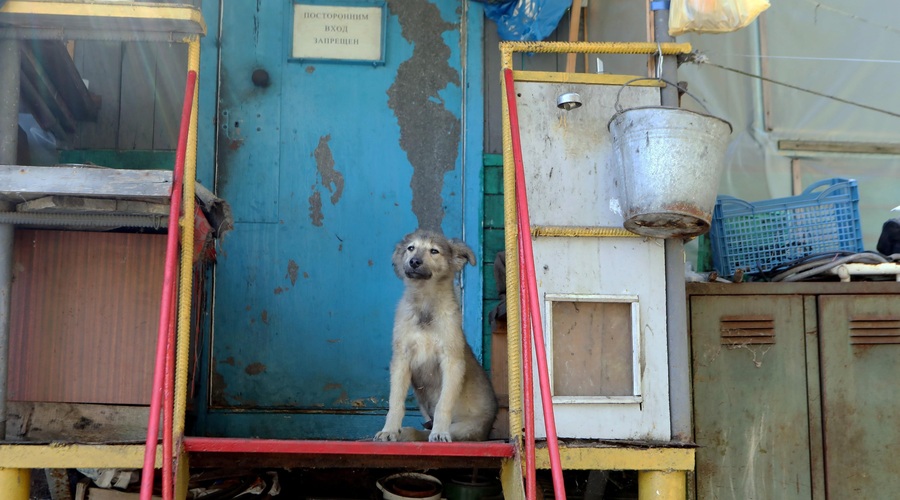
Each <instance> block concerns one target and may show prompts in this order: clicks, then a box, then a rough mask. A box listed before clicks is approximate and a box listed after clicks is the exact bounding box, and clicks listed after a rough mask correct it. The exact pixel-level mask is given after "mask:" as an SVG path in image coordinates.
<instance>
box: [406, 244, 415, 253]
mask: <svg viewBox="0 0 900 500" xmlns="http://www.w3.org/2000/svg"><path fill="white" fill-rule="evenodd" d="M415 249H416V247H414V246H412V245H410V246H408V247H406V251H407V252H412V251H413V250H415Z"/></svg>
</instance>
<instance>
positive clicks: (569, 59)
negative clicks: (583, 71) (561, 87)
mask: <svg viewBox="0 0 900 500" xmlns="http://www.w3.org/2000/svg"><path fill="white" fill-rule="evenodd" d="M580 27H581V0H572V7H571V8H570V9H569V42H577V41H578V30H579V28H580ZM576 55H577V54H575V53H574V52H571V53H569V54H566V73H574V72H575V56H576Z"/></svg>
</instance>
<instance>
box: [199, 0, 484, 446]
mask: <svg viewBox="0 0 900 500" xmlns="http://www.w3.org/2000/svg"><path fill="white" fill-rule="evenodd" d="M204 3H209V2H204ZM465 3H466V2H462V3H461V2H460V1H459V0H434V1H433V2H429V1H428V0H397V1H389V2H387V5H386V6H385V10H384V15H385V18H386V24H385V50H384V55H385V57H384V64H371V63H347V62H339V61H314V60H305V61H295V60H291V59H290V54H291V40H292V36H293V34H292V29H293V23H292V12H293V8H294V4H293V3H292V2H291V1H288V0H281V1H269V0H266V1H251V0H228V1H224V2H219V5H215V6H211V7H208V8H207V7H206V6H205V10H204V14H205V17H206V19H207V22H208V23H210V24H211V25H212V24H214V22H213V21H212V20H215V19H221V21H220V22H221V26H220V30H219V34H218V37H217V40H215V42H216V43H215V44H213V43H210V42H211V41H209V40H208V41H207V43H205V45H204V50H207V51H214V52H215V54H216V56H217V64H218V100H217V109H216V111H215V114H216V117H215V118H216V123H217V139H216V149H215V151H216V159H215V165H216V172H215V184H216V190H217V194H218V195H219V196H220V197H222V198H224V199H225V200H227V201H228V202H229V203H230V204H231V206H232V210H233V213H234V217H235V229H234V231H232V232H231V233H229V234H228V235H226V237H225V238H224V240H222V241H220V242H219V248H218V262H217V265H216V270H215V279H214V283H215V284H214V307H213V321H212V335H211V339H212V342H211V347H210V348H209V353H210V356H209V360H208V364H209V369H208V376H209V380H208V383H206V384H205V388H206V390H207V391H208V394H206V395H205V396H204V397H203V399H204V401H203V404H201V408H202V407H204V406H207V405H208V408H205V409H203V410H204V411H202V413H203V415H201V417H200V418H201V420H200V425H199V427H200V429H199V431H200V432H202V433H205V434H208V435H228V436H255V437H280V438H328V439H357V438H362V437H367V436H371V435H373V434H374V433H375V432H376V431H377V430H379V429H380V427H381V425H382V423H383V422H382V419H383V414H384V411H385V410H386V405H387V396H388V363H389V360H390V344H391V327H392V321H393V310H394V306H395V304H396V301H397V299H398V298H399V296H400V292H401V288H400V287H401V282H400V280H398V279H397V278H396V277H395V276H394V274H393V271H392V269H391V264H390V254H391V252H392V251H393V247H394V245H395V243H396V242H397V241H399V239H400V238H401V237H402V236H403V235H404V234H406V233H407V232H410V231H412V230H413V229H415V228H416V227H418V226H422V227H429V228H441V229H443V231H444V232H445V233H446V234H448V235H450V236H463V237H465V238H466V239H467V240H468V242H469V244H470V245H471V246H472V247H473V249H475V250H476V252H478V249H479V245H478V231H477V224H476V223H475V222H474V221H477V220H478V216H479V207H478V204H477V203H478V200H480V192H479V183H478V180H477V179H478V175H477V174H478V172H479V170H478V169H479V167H480V154H481V148H480V143H481V142H480V140H481V134H482V130H481V125H480V124H481V95H480V85H478V84H477V82H478V81H479V79H480V78H481V76H482V75H481V69H480V58H481V41H480V40H481V29H482V27H481V24H480V21H479V20H480V19H481V12H480V11H479V12H469V13H467V12H466V11H465V10H464V9H463V5H464V4H465ZM341 5H347V4H341ZM358 5H368V6H371V5H379V4H372V3H364V2H361V3H358ZM210 31H211V32H214V31H215V30H214V29H211V30H210ZM470 32H472V33H477V37H475V39H474V41H475V43H471V42H472V41H473V40H472V39H471V38H472V37H470V36H468V33H470ZM467 50H468V51H469V52H474V53H475V54H476V55H477V57H474V58H472V59H473V60H474V61H476V62H475V63H474V65H473V64H471V63H466V62H464V61H463V59H464V58H465V57H466V54H467ZM210 57H211V54H209V53H208V52H206V53H204V54H203V58H204V59H203V60H204V61H206V62H207V64H208V63H209V61H210ZM207 67H208V66H207ZM202 71H203V70H201V72H202ZM467 72H468V74H467ZM201 77H202V78H207V79H208V78H210V77H211V75H208V74H206V75H201ZM466 84H469V85H468V87H469V88H468V89H467V88H466V87H467V85H466ZM210 87H211V86H210V85H206V86H204V87H203V88H204V89H209V88H210ZM464 89H465V90H464ZM473 89H474V91H475V93H473V92H472V91H473ZM467 93H468V95H467ZM469 102H474V103H475V104H473V105H471V106H470V105H468V104H467V103H469ZM467 115H468V116H467ZM210 118H212V117H210ZM202 120H203V117H202V116H201V123H203V121H202ZM467 124H474V125H475V126H474V127H473V126H470V125H467ZM201 137H202V135H201ZM469 138H477V141H476V142H473V144H476V145H479V146H478V147H474V148H473V147H468V148H467V147H465V145H466V143H467V142H469ZM200 147H201V149H202V148H203V145H202V144H201V146H200ZM467 150H468V151H469V152H468V154H467V153H466V151H467ZM201 159H202V155H201ZM465 165H472V168H473V172H472V173H471V174H467V173H466V170H467V169H466V167H465ZM201 181H202V178H201ZM469 219H471V221H472V222H471V223H470V222H469ZM464 228H467V229H468V232H466V231H464ZM463 284H464V289H465V294H464V305H465V308H466V309H467V311H466V318H467V319H466V328H467V334H468V336H469V338H470V342H471V343H472V344H473V347H475V349H476V352H480V337H481V336H480V332H479V331H478V330H477V329H479V325H480V310H479V308H478V306H477V305H478V304H479V303H480V273H478V272H477V269H476V268H473V267H470V269H469V271H467V273H466V275H465V276H464V279H463ZM410 423H415V421H414V420H413V421H411V422H410Z"/></svg>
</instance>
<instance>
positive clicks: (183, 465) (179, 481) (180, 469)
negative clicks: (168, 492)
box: [175, 452, 191, 500]
mask: <svg viewBox="0 0 900 500" xmlns="http://www.w3.org/2000/svg"><path fill="white" fill-rule="evenodd" d="M190 479H191V466H190V461H189V460H188V454H187V453H185V452H182V453H181V454H180V455H179V457H178V466H177V469H176V470H175V499H176V500H185V499H187V497H188V482H189V481H190Z"/></svg>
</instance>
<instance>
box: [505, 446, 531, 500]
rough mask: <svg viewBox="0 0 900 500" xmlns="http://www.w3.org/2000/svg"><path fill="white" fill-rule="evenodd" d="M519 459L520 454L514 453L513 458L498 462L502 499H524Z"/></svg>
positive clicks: (520, 461)
mask: <svg viewBox="0 0 900 500" xmlns="http://www.w3.org/2000/svg"><path fill="white" fill-rule="evenodd" d="M521 457H522V454H521V453H516V456H515V458H504V459H503V461H502V462H500V484H501V485H503V498H509V499H510V500H519V499H524V498H525V485H524V483H523V482H522V460H521Z"/></svg>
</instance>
